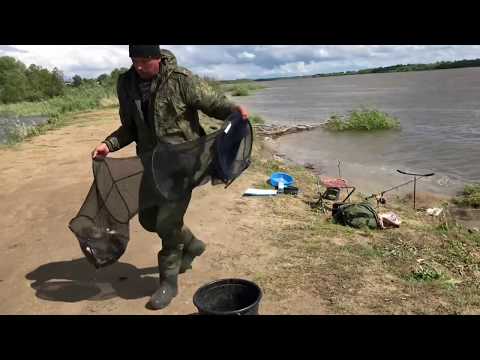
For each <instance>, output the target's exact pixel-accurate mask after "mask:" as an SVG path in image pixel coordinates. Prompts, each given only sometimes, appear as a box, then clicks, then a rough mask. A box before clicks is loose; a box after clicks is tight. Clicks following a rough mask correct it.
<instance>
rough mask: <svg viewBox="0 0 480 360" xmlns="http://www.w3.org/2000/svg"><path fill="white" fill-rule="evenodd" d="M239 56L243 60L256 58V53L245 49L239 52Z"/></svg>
mask: <svg viewBox="0 0 480 360" xmlns="http://www.w3.org/2000/svg"><path fill="white" fill-rule="evenodd" d="M238 58H239V59H242V60H253V59H255V58H256V55H255V54H253V53H251V52H247V51H244V52H242V53H240V54H238Z"/></svg>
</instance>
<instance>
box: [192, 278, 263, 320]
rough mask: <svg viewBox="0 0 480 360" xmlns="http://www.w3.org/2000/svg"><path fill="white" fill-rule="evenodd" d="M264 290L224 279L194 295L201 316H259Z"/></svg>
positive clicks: (249, 282)
mask: <svg viewBox="0 0 480 360" xmlns="http://www.w3.org/2000/svg"><path fill="white" fill-rule="evenodd" d="M261 299H262V290H261V289H260V288H259V287H258V286H257V284H255V283H253V282H251V281H248V280H242V279H224V280H217V281H213V282H211V283H209V284H206V285H204V286H202V287H201V288H200V289H198V290H197V291H196V292H195V294H194V295H193V304H194V305H195V306H196V307H197V309H198V312H199V314H200V315H258V308H259V305H260V300H261Z"/></svg>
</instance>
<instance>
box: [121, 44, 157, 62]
mask: <svg viewBox="0 0 480 360" xmlns="http://www.w3.org/2000/svg"><path fill="white" fill-rule="evenodd" d="M128 52H129V55H130V57H131V58H134V57H138V58H151V59H159V58H160V46H158V45H128Z"/></svg>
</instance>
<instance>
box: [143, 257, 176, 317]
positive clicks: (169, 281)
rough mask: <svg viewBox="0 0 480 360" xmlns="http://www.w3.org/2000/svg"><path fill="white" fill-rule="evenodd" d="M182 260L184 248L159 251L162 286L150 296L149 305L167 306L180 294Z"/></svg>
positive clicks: (153, 308) (155, 306)
mask: <svg viewBox="0 0 480 360" xmlns="http://www.w3.org/2000/svg"><path fill="white" fill-rule="evenodd" d="M181 261H182V250H181V249H180V250H179V249H175V250H168V251H166V250H162V251H160V252H159V253H158V270H159V274H160V286H159V288H158V289H157V291H155V293H154V294H153V295H152V297H151V298H150V301H149V302H148V304H147V307H148V308H149V309H152V310H160V309H163V308H165V307H167V306H168V305H169V304H170V302H171V301H172V300H173V298H174V297H175V296H177V294H178V271H179V269H180V263H181Z"/></svg>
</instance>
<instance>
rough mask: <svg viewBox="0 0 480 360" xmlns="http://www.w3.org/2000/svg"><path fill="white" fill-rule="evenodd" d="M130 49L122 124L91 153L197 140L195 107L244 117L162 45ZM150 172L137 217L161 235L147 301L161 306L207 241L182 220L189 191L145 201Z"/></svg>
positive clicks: (121, 90)
mask: <svg viewBox="0 0 480 360" xmlns="http://www.w3.org/2000/svg"><path fill="white" fill-rule="evenodd" d="M129 53H130V58H131V59H132V64H133V65H132V67H131V68H130V70H129V71H127V72H126V73H124V74H122V75H120V77H119V79H118V84H117V94H118V99H119V104H120V110H119V114H120V121H121V126H120V127H119V128H118V129H117V130H116V131H114V132H113V133H112V134H111V135H110V136H108V137H107V138H106V139H105V141H103V142H102V143H101V144H100V145H98V146H97V147H96V148H95V149H94V150H93V152H92V157H93V158H103V157H105V156H107V155H108V154H109V153H110V152H114V151H117V150H119V149H121V148H123V147H125V146H127V145H129V144H130V143H132V142H133V141H135V142H136V145H137V154H138V155H139V156H140V157H141V156H142V154H145V153H147V152H149V151H152V149H153V148H154V147H155V145H156V144H157V143H158V142H159V141H161V142H167V143H171V144H179V143H182V142H186V141H191V140H195V139H198V138H199V137H201V136H204V135H205V131H204V129H203V128H202V127H201V125H200V123H199V117H198V110H200V111H202V112H203V113H205V114H206V115H208V116H211V117H214V118H216V119H219V120H225V119H226V118H227V117H228V116H229V115H230V114H232V113H233V112H235V111H238V112H240V113H241V114H242V118H243V119H245V120H246V119H247V117H248V114H247V112H246V111H245V109H244V108H243V107H241V106H237V105H235V104H234V103H232V102H230V101H229V100H227V98H226V97H225V96H224V95H222V94H219V93H218V92H216V91H215V90H214V89H213V88H212V87H210V86H209V85H208V84H207V83H206V82H205V81H203V80H201V79H200V78H199V77H198V76H195V75H193V74H192V73H191V72H190V71H189V70H187V69H185V68H182V67H179V66H177V63H176V59H175V56H174V55H173V54H172V53H171V52H170V51H168V50H163V49H162V50H160V47H159V46H158V45H130V46H129ZM148 177H149V176H146V175H145V174H144V176H143V179H142V186H141V189H140V204H139V213H138V215H139V221H140V223H141V225H142V226H143V228H144V229H145V230H147V231H149V232H155V233H157V234H158V235H159V237H160V238H161V240H162V250H161V251H160V252H159V253H158V267H159V274H160V286H159V288H158V289H157V291H156V292H155V293H154V294H153V295H152V297H151V298H150V301H149V303H148V304H147V306H148V307H149V308H152V309H162V308H164V307H166V306H168V304H170V302H171V301H172V299H173V298H174V297H175V296H176V295H177V292H178V286H177V280H178V274H179V273H183V272H185V271H186V270H187V269H190V268H191V264H192V262H193V260H194V258H195V257H197V256H200V255H201V254H202V253H203V252H204V251H205V244H204V243H203V242H202V241H201V240H199V239H197V238H196V237H195V236H194V235H193V234H192V232H191V231H190V230H189V229H188V227H186V226H185V225H184V224H183V217H184V215H185V212H186V210H187V207H188V205H189V202H190V199H191V192H190V193H186V194H182V196H181V200H178V201H171V200H168V201H167V200H166V199H164V200H163V201H161V202H160V203H158V204H156V205H155V206H146V205H145V204H146V199H147V198H148V194H146V190H145V188H147V187H148V186H147V185H146V184H147V183H149V182H151V179H148Z"/></svg>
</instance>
